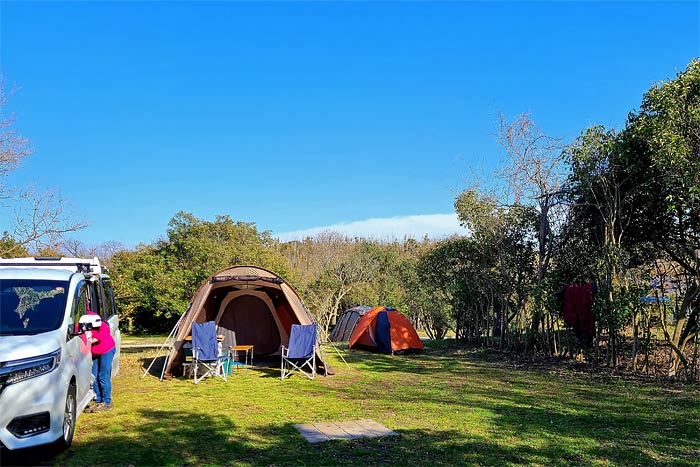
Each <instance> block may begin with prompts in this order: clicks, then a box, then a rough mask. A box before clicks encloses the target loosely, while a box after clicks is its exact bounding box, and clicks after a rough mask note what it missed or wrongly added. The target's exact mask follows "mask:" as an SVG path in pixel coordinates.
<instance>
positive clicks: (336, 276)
mask: <svg viewBox="0 0 700 467" xmlns="http://www.w3.org/2000/svg"><path fill="white" fill-rule="evenodd" d="M296 246H302V247H303V251H304V252H303V253H302V254H301V255H295V258H296V260H297V262H296V263H292V264H293V267H294V266H297V267H299V268H300V276H301V277H302V278H303V281H302V283H303V285H302V290H303V292H304V296H305V297H306V299H307V301H308V305H309V308H310V311H311V312H312V313H313V314H314V316H315V318H316V321H317V322H318V323H319V326H320V328H321V331H322V335H328V332H329V330H330V327H331V325H332V324H333V323H335V321H336V319H337V318H338V315H339V314H340V311H342V310H343V309H344V308H345V306H346V305H347V302H345V299H346V298H347V297H348V296H349V294H351V293H352V292H353V291H355V290H357V289H358V288H359V287H361V286H362V285H363V284H367V283H368V282H369V281H370V280H371V279H372V277H373V276H374V274H375V271H376V267H377V264H378V262H377V260H376V258H374V257H373V256H372V254H370V252H369V251H368V249H367V248H366V242H364V241H355V240H351V239H348V238H347V237H345V236H344V235H342V234H340V233H338V232H332V231H326V232H321V233H320V234H318V235H317V236H316V237H315V238H313V239H307V240H306V241H305V242H304V243H303V244H302V245H296ZM296 251H298V250H296Z"/></svg>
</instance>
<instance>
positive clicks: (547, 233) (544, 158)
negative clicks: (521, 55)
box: [499, 114, 566, 349]
mask: <svg viewBox="0 0 700 467" xmlns="http://www.w3.org/2000/svg"><path fill="white" fill-rule="evenodd" d="M499 142H500V144H501V146H503V148H504V149H505V151H506V162H505V165H504V166H503V167H502V168H501V169H500V171H499V174H500V177H501V178H502V179H503V180H505V181H506V182H507V183H508V185H509V186H510V189H511V193H512V197H513V199H512V203H513V205H519V204H528V205H532V206H534V207H535V208H536V210H537V218H538V219H537V220H538V222H537V224H538V225H537V269H536V271H537V279H536V284H537V287H541V286H542V282H543V281H544V278H545V275H546V274H547V271H548V270H549V268H550V265H551V262H552V257H553V255H554V248H555V245H556V241H555V239H556V236H557V234H558V233H559V229H560V227H561V225H562V224H563V220H564V215H563V211H562V209H560V208H561V207H562V206H563V205H562V203H561V201H562V199H563V197H562V194H563V191H562V186H563V184H564V182H565V180H566V159H565V157H564V145H563V144H562V141H561V140H560V139H558V138H553V137H551V136H548V135H546V134H545V133H544V132H543V131H542V130H540V129H539V128H538V127H537V126H536V125H535V123H534V121H533V120H532V118H531V117H530V115H527V114H521V115H520V116H518V117H517V118H516V119H515V120H514V121H513V122H511V123H507V122H506V120H505V117H504V116H503V115H501V127H500V132H499ZM558 208H559V209H558ZM539 295H540V294H536V296H539ZM544 310H545V307H544V304H543V303H542V302H541V301H539V300H536V303H535V306H534V308H533V315H532V331H531V334H530V339H529V342H528V348H530V349H533V348H534V346H535V337H536V336H537V333H538V330H539V327H540V323H541V322H542V314H543V312H544Z"/></svg>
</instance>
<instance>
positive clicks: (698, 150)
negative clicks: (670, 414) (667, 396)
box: [625, 60, 700, 375]
mask: <svg viewBox="0 0 700 467" xmlns="http://www.w3.org/2000/svg"><path fill="white" fill-rule="evenodd" d="M625 136H626V138H627V140H628V141H629V142H630V145H631V146H632V147H633V148H634V156H635V159H636V160H644V161H648V163H647V164H646V165H645V168H646V170H645V171H643V172H641V174H642V176H643V177H644V183H646V184H647V185H648V186H649V193H650V194H651V195H652V196H649V197H647V198H645V199H644V200H643V202H640V203H639V205H638V206H637V209H638V211H639V213H640V217H641V218H642V219H643V221H642V222H641V223H640V232H639V236H640V238H641V239H642V240H646V241H648V242H650V243H651V244H652V245H654V247H655V248H656V249H658V250H660V251H663V252H664V253H665V254H666V255H668V257H669V259H671V260H672V261H674V262H675V263H677V264H678V265H679V266H680V267H681V268H682V270H683V273H682V274H681V276H682V277H680V280H681V282H682V283H681V284H680V285H681V289H682V290H683V292H684V297H683V300H682V302H681V304H680V307H679V310H678V316H677V320H676V323H675V326H674V329H673V330H672V331H671V332H668V333H667V340H668V343H669V345H670V346H671V347H672V348H673V350H674V353H673V355H674V358H673V361H672V363H671V367H670V369H669V373H670V374H671V375H674V374H675V373H676V372H677V370H678V367H679V365H680V363H683V364H684V365H687V363H688V362H687V359H686V357H685V355H684V350H685V348H686V347H687V346H688V344H689V343H690V342H691V341H692V340H693V339H695V338H696V336H697V335H698V332H699V331H700V305H699V303H698V302H700V61H698V60H693V61H692V62H691V63H690V64H689V65H688V66H687V68H686V69H685V70H684V71H682V72H680V73H678V75H677V77H676V79H674V80H669V81H666V82H664V83H660V84H658V85H656V86H654V87H652V88H651V89H650V90H649V91H648V92H647V93H646V94H645V95H644V97H643V99H642V106H641V109H640V111H639V112H637V113H633V114H631V115H630V118H629V121H628V124H627V129H626V132H625Z"/></svg>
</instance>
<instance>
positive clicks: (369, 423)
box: [357, 419, 399, 436]
mask: <svg viewBox="0 0 700 467" xmlns="http://www.w3.org/2000/svg"><path fill="white" fill-rule="evenodd" d="M357 423H358V424H359V425H360V426H362V427H363V428H364V429H366V430H367V431H370V432H372V433H374V434H375V435H377V436H399V434H398V433H397V432H395V431H391V430H390V429H388V428H387V427H385V426H384V425H382V424H380V423H377V422H375V421H374V420H369V419H365V420H358V421H357Z"/></svg>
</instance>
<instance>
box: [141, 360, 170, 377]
mask: <svg viewBox="0 0 700 467" xmlns="http://www.w3.org/2000/svg"><path fill="white" fill-rule="evenodd" d="M166 358H167V356H166V355H159V356H155V357H143V358H139V364H140V369H141V374H143V373H145V372H146V368H148V375H149V376H155V377H156V378H160V375H161V373H162V372H163V367H164V366H165V359H166Z"/></svg>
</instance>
